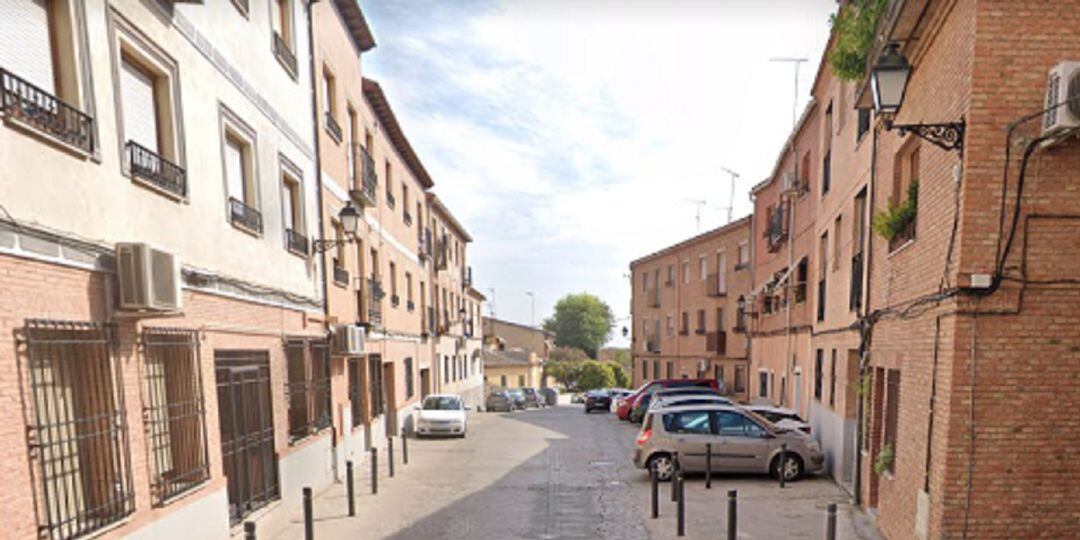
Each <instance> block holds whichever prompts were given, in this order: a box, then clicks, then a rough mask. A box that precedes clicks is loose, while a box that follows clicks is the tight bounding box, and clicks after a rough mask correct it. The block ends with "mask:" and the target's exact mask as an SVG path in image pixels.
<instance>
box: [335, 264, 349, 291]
mask: <svg viewBox="0 0 1080 540" xmlns="http://www.w3.org/2000/svg"><path fill="white" fill-rule="evenodd" d="M334 284H335V285H337V286H339V287H348V286H349V271H348V270H346V269H345V267H343V266H341V265H340V263H338V262H337V261H335V262H334Z"/></svg>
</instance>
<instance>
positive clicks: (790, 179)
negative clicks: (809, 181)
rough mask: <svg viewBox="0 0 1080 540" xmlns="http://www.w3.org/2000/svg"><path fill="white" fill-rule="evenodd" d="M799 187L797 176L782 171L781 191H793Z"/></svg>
mask: <svg viewBox="0 0 1080 540" xmlns="http://www.w3.org/2000/svg"><path fill="white" fill-rule="evenodd" d="M798 187H799V177H797V176H795V173H793V172H786V173H784V185H783V191H795V190H796V189H797V188H798Z"/></svg>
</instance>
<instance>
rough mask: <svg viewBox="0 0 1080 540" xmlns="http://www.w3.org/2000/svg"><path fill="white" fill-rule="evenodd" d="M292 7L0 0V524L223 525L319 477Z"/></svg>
mask: <svg viewBox="0 0 1080 540" xmlns="http://www.w3.org/2000/svg"><path fill="white" fill-rule="evenodd" d="M304 7H305V6H304V3H303V2H293V1H281V2H272V3H263V2H259V3H254V2H252V3H251V4H250V5H249V3H248V2H205V3H198V4H196V3H183V2H166V1H161V2H157V1H146V2H105V1H102V0H86V1H71V0H48V1H46V0H28V1H20V2H3V3H0V20H3V21H4V22H3V23H2V24H0V118H2V125H0V155H2V156H4V157H3V159H0V201H2V202H0V205H2V212H0V216H2V217H0V275H2V276H3V281H2V283H0V291H2V293H0V327H2V328H3V331H4V335H5V336H8V337H7V339H5V340H2V342H0V360H2V361H0V366H2V367H0V395H3V396H6V398H5V399H3V400H0V413H2V414H4V415H6V416H7V417H8V418H9V419H10V421H8V422H6V423H5V424H4V427H3V428H0V445H2V446H3V448H6V449H7V452H6V453H5V456H4V459H3V460H0V478H2V479H3V481H4V483H5V485H6V486H8V491H9V496H5V497H4V498H3V499H2V500H0V523H3V524H4V536H5V537H8V538H74V537H82V536H87V535H99V534H103V533H104V534H105V535H106V536H111V537H119V536H132V537H146V538H222V537H225V536H227V535H228V534H229V530H230V529H229V528H230V524H233V523H237V522H238V521H239V520H240V519H243V518H245V517H246V516H249V515H251V513H252V512H255V511H257V510H259V509H260V508H264V507H267V506H273V505H275V504H287V505H288V504H294V503H295V504H299V494H300V488H301V486H302V485H313V486H318V485H319V483H320V482H323V481H324V479H327V478H329V477H328V475H327V474H326V473H327V471H328V469H329V463H328V462H326V461H325V460H323V457H324V450H325V445H322V446H320V445H309V446H300V445H294V444H292V439H293V438H294V435H295V434H297V433H299V432H300V431H301V430H303V431H304V432H305V433H308V434H310V433H316V432H319V431H321V430H324V429H327V428H328V427H329V422H328V413H329V411H328V408H327V406H326V405H327V399H328V397H329V393H328V391H327V390H328V389H327V388H326V386H325V385H324V384H323V382H324V381H325V371H324V370H325V366H326V363H325V360H326V354H327V344H326V340H325V331H324V324H323V309H322V292H321V280H320V270H319V266H318V264H317V260H316V259H314V258H312V256H311V251H310V241H309V238H310V237H311V236H312V235H313V234H314V233H316V232H317V219H316V218H317V216H318V212H319V210H318V208H317V206H316V200H317V192H316V186H317V179H318V174H317V171H316V169H315V165H314V163H315V157H316V156H315V150H314V146H313V144H312V132H313V131H312V130H313V125H312V120H311V113H310V109H309V108H308V107H304V106H299V107H298V106H297V104H305V103H309V99H310V91H311V80H310V70H309V69H308V63H307V62H305V61H302V60H300V59H305V58H307V57H308V33H307V27H306V25H305V24H304V21H305V18H306V16H305V10H304ZM237 35H243V36H245V39H243V40H242V41H241V40H238V39H236V36H237ZM294 365H296V366H300V367H301V368H303V369H304V373H305V375H304V377H305V379H306V381H307V384H308V385H309V387H310V391H307V392H305V393H304V394H303V395H302V396H296V395H295V394H287V393H286V392H283V389H285V388H286V384H287V382H289V381H292V380H293V379H292V377H291V376H290V373H289V371H290V369H291V367H292V366H294ZM290 388H292V387H291V386H290ZM287 396H289V397H287ZM301 398H302V399H301Z"/></svg>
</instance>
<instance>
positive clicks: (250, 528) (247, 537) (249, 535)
mask: <svg viewBox="0 0 1080 540" xmlns="http://www.w3.org/2000/svg"><path fill="white" fill-rule="evenodd" d="M244 540H255V522H254V521H245V522H244Z"/></svg>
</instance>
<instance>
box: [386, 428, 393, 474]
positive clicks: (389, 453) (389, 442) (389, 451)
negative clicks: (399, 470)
mask: <svg viewBox="0 0 1080 540" xmlns="http://www.w3.org/2000/svg"><path fill="white" fill-rule="evenodd" d="M386 466H387V467H389V468H390V478H393V477H394V438H393V437H387V438H386Z"/></svg>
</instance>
